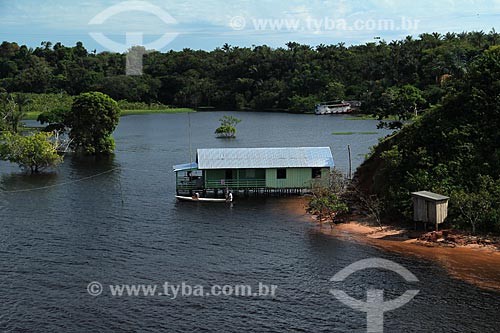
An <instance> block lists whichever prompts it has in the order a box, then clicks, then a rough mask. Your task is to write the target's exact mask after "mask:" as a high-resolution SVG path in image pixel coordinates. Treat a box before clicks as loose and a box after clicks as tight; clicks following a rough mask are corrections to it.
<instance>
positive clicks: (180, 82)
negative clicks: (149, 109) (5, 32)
mask: <svg viewBox="0 0 500 333" xmlns="http://www.w3.org/2000/svg"><path fill="white" fill-rule="evenodd" d="M499 43H500V34H498V33H497V32H496V31H495V30H492V31H491V32H490V33H484V32H482V31H479V32H469V33H466V32H464V33H459V34H455V33H448V34H445V35H442V34H439V33H433V34H422V35H420V36H419V37H418V38H412V37H410V36H409V37H407V38H406V39H404V40H400V41H393V42H390V43H387V42H385V41H377V42H373V43H367V44H365V45H355V46H349V47H346V46H345V44H343V43H339V44H336V45H319V46H316V47H311V46H308V45H301V44H298V43H293V42H290V43H288V44H287V45H286V47H283V48H276V49H273V48H271V47H268V46H265V45H264V46H255V47H252V48H245V47H232V46H230V45H227V44H226V45H224V46H223V47H221V48H217V49H215V50H213V51H210V52H208V51H202V50H191V49H184V50H182V51H169V52H166V53H161V52H156V51H152V52H148V53H147V54H146V55H145V56H144V75H141V76H126V75H124V74H125V64H126V54H117V53H110V52H101V53H97V52H96V51H89V50H87V49H85V47H84V45H83V44H82V43H80V42H79V43H77V44H76V45H75V46H73V47H67V46H64V45H62V44H61V43H55V44H53V43H51V42H49V41H45V42H42V43H41V46H40V47H37V48H34V49H33V48H28V47H27V46H25V45H22V46H20V45H18V44H16V43H13V42H3V43H2V44H1V45H0V90H5V91H6V92H19V93H57V94H60V93H66V94H68V95H78V94H80V93H82V92H88V91H100V92H103V93H106V94H108V95H109V96H111V97H112V98H113V99H115V100H128V101H130V102H145V103H162V104H166V105H173V106H179V107H200V106H212V107H214V108H217V109H231V110H290V111H297V112H301V111H311V107H313V106H314V104H315V103H317V102H319V101H330V100H341V99H359V100H364V101H367V102H368V105H369V106H371V105H375V104H376V102H377V100H379V99H377V98H376V97H377V96H381V95H382V94H383V93H384V92H385V91H387V89H390V88H393V87H403V86H411V87H414V88H416V89H418V90H419V94H420V92H421V98H420V96H419V100H420V102H419V104H421V107H422V108H425V107H427V106H428V105H434V104H437V103H438V102H439V101H440V99H441V98H442V96H443V95H444V94H445V90H446V87H445V83H446V81H447V80H448V79H449V78H450V77H454V78H462V77H463V76H464V75H465V73H466V68H467V66H468V64H469V63H471V62H472V61H473V60H474V59H476V58H477V57H478V56H479V55H480V54H482V52H483V51H484V50H486V49H488V48H489V47H491V46H494V45H497V44H499ZM374 97H375V98H374Z"/></svg>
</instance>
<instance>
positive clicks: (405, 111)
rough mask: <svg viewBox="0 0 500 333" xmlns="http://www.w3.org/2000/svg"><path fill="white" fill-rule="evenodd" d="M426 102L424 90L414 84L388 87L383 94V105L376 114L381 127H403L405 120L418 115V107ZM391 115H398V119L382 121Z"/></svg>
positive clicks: (381, 103)
mask: <svg viewBox="0 0 500 333" xmlns="http://www.w3.org/2000/svg"><path fill="white" fill-rule="evenodd" d="M425 103H426V101H425V99H424V98H423V97H422V91H421V90H420V89H418V88H416V87H414V86H412V85H405V86H403V87H390V88H388V89H387V90H386V91H385V92H384V93H383V94H382V96H381V102H380V105H381V107H380V108H378V110H377V111H376V115H377V116H378V118H379V120H380V121H381V122H380V124H379V127H382V128H383V127H388V128H391V129H398V128H401V127H403V121H405V120H409V119H411V118H413V117H414V116H415V115H417V112H418V108H419V107H420V106H423V105H425ZM391 116H392V117H393V116H396V117H397V119H398V120H397V121H392V122H389V123H386V122H383V121H382V119H384V118H388V117H391Z"/></svg>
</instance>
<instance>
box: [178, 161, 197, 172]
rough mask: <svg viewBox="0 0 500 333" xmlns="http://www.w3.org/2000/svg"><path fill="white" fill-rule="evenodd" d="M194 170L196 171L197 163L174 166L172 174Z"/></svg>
mask: <svg viewBox="0 0 500 333" xmlns="http://www.w3.org/2000/svg"><path fill="white" fill-rule="evenodd" d="M195 169H198V163H196V162H193V163H187V164H179V165H174V172H179V171H185V170H195Z"/></svg>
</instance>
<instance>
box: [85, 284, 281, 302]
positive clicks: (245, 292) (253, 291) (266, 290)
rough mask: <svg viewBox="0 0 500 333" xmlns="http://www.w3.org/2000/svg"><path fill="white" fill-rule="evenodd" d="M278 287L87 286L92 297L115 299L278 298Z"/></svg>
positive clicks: (246, 285) (264, 285)
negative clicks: (105, 296) (111, 297)
mask: <svg viewBox="0 0 500 333" xmlns="http://www.w3.org/2000/svg"><path fill="white" fill-rule="evenodd" d="M277 290H278V286H276V285H268V284H264V283H262V282H259V283H258V284H257V285H249V284H234V285H229V284H226V285H212V286H204V285H201V284H190V283H187V282H184V281H183V282H181V283H177V284H175V283H170V282H165V283H163V284H161V285H158V284H108V285H103V284H102V283H100V282H97V281H93V282H91V283H89V284H88V285H87V292H88V293H89V295H91V296H101V295H108V296H113V297H167V298H169V299H177V298H182V297H214V296H215V297H221V296H235V297H271V298H274V297H275V296H276V292H277Z"/></svg>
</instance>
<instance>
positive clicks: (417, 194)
mask: <svg viewBox="0 0 500 333" xmlns="http://www.w3.org/2000/svg"><path fill="white" fill-rule="evenodd" d="M411 195H412V196H414V197H421V198H425V199H428V200H432V201H444V200H448V199H449V197H445V196H444V195H441V194H436V193H432V192H428V191H420V192H413V193H412V194H411Z"/></svg>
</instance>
